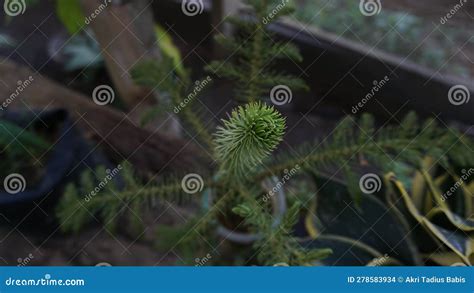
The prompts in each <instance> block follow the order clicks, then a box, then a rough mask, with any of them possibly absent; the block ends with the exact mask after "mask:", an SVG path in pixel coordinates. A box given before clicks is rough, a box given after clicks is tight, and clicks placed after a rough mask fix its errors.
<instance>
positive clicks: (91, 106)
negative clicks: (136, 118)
mask: <svg viewBox="0 0 474 293" xmlns="http://www.w3.org/2000/svg"><path fill="white" fill-rule="evenodd" d="M30 77H31V78H30ZM28 79H30V80H32V81H31V83H30V84H29V85H28V86H22V88H24V89H23V90H22V91H19V90H18V88H19V85H18V83H19V81H25V80H28ZM0 80H1V83H0V104H1V105H2V107H3V108H2V109H3V111H6V110H8V109H10V107H12V108H15V109H18V108H22V109H24V110H25V111H31V109H36V110H37V109H40V110H41V109H43V110H47V109H54V108H62V109H66V110H68V111H69V113H70V114H71V116H72V119H73V122H74V125H75V126H76V127H78V128H79V129H80V130H82V132H83V133H84V134H85V135H86V136H87V137H88V138H90V139H92V140H94V141H95V142H96V143H97V144H98V145H100V146H101V147H103V148H104V149H105V150H106V151H107V153H108V154H109V156H111V157H113V158H114V159H116V160H117V161H122V160H124V159H126V160H129V161H130V162H131V163H132V164H133V165H134V166H135V167H136V169H137V170H138V171H140V172H141V173H143V174H156V173H161V172H163V171H172V172H174V173H176V172H184V171H186V170H192V171H195V172H196V171H197V169H198V168H200V166H205V164H204V163H203V160H202V159H201V158H200V157H199V154H200V153H201V152H200V151H199V150H197V149H195V146H194V145H192V144H190V143H189V142H187V141H184V140H180V139H176V138H171V137H169V136H166V135H162V134H161V133H160V132H159V130H160V129H159V128H157V129H154V130H147V129H142V128H140V127H137V126H136V125H135V124H134V123H133V122H132V121H131V120H130V119H129V118H128V116H126V115H125V114H124V113H121V112H119V111H117V110H114V109H112V108H110V107H107V106H99V105H96V104H95V103H93V102H92V101H91V99H90V97H87V96H84V95H82V94H80V93H77V92H75V91H72V90H70V89H68V88H66V87H64V86H62V85H60V84H57V83H56V82H53V81H51V80H49V79H47V78H44V77H42V76H41V75H40V74H37V73H34V72H32V71H30V70H29V69H27V68H25V67H22V66H19V65H17V64H15V63H12V62H10V61H4V62H3V63H2V64H0ZM16 92H17V93H18V95H17V96H13V98H12V93H16Z"/></svg>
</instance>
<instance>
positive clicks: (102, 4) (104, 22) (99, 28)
mask: <svg viewBox="0 0 474 293" xmlns="http://www.w3.org/2000/svg"><path fill="white" fill-rule="evenodd" d="M151 3H152V1H150V0H136V1H129V2H126V3H124V4H122V5H117V4H113V2H112V3H109V2H108V1H103V0H81V4H82V7H83V10H84V14H85V16H86V18H87V23H88V25H90V27H91V28H92V30H93V31H94V35H95V38H96V39H97V41H98V42H99V44H100V46H101V49H102V55H103V57H104V59H105V64H106V67H107V69H108V72H109V75H110V76H111V79H112V81H113V83H114V86H115V88H116V89H117V91H118V93H119V95H120V97H121V98H122V99H123V100H124V102H125V104H126V105H127V106H128V108H129V109H130V108H134V107H135V106H137V105H139V104H143V103H144V104H145V105H146V104H152V103H153V102H154V101H153V99H152V96H153V95H152V94H150V92H149V90H147V89H144V88H142V87H140V86H137V85H136V84H135V83H134V82H133V80H132V78H131V76H130V73H129V71H130V69H131V68H132V67H133V66H134V65H135V64H136V63H137V62H139V61H140V60H143V59H147V58H159V50H158V48H157V46H156V38H155V33H154V20H153V13H152V10H151ZM98 11H99V13H97V12H98ZM145 98H147V99H146V100H145V101H144V99H145Z"/></svg>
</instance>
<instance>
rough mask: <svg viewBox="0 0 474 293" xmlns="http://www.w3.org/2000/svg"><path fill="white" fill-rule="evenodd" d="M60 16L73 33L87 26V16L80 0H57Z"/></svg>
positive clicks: (57, 10)
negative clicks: (83, 11)
mask: <svg viewBox="0 0 474 293" xmlns="http://www.w3.org/2000/svg"><path fill="white" fill-rule="evenodd" d="M56 13H57V15H58V18H59V19H60V20H61V22H62V23H63V24H64V26H65V27H66V29H67V31H68V32H69V33H70V34H71V35H73V34H75V33H77V32H79V31H80V30H82V28H83V27H84V26H85V19H86V18H85V16H84V13H82V8H81V5H80V3H79V1H78V0H56Z"/></svg>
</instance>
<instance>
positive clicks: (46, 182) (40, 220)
mask: <svg viewBox="0 0 474 293" xmlns="http://www.w3.org/2000/svg"><path fill="white" fill-rule="evenodd" d="M1 118H2V119H4V120H7V121H9V122H11V123H14V124H16V125H18V126H20V127H22V128H26V127H28V126H29V127H34V128H35V129H37V128H41V130H42V131H46V132H47V133H50V132H53V131H54V133H55V137H56V139H55V141H54V143H53V144H52V146H51V149H50V150H49V151H48V157H47V160H46V161H45V164H44V170H43V171H42V172H41V175H40V178H39V179H38V180H36V184H33V185H29V184H28V178H24V179H25V181H23V182H21V180H22V179H21V178H20V179H18V178H17V179H16V183H17V184H20V185H21V184H25V186H24V190H23V188H22V186H18V185H16V186H15V183H14V182H10V183H11V186H10V188H9V189H8V191H9V192H7V189H6V188H5V187H6V186H5V184H7V182H6V178H0V179H1V181H0V184H1V188H0V190H1V191H0V216H1V217H0V221H1V222H7V223H9V224H12V225H20V224H21V226H24V227H27V228H28V229H31V228H33V229H34V228H38V225H39V226H45V225H46V226H49V227H51V226H55V225H57V223H56V221H55V215H54V206H55V204H56V203H57V201H58V199H59V198H60V196H61V195H62V192H63V187H64V186H65V185H66V184H68V183H70V182H73V181H75V180H76V179H77V178H78V175H79V174H80V173H81V172H82V171H84V168H85V167H86V166H89V167H90V168H94V166H97V165H105V166H107V165H109V164H108V162H107V161H106V160H105V158H104V157H103V156H101V155H100V154H98V153H97V152H94V151H93V149H92V148H91V146H90V145H88V143H87V142H86V140H85V139H84V138H83V137H82V136H81V135H80V133H79V132H78V131H77V129H75V127H74V123H73V121H72V120H71V119H70V118H69V115H68V113H67V112H66V111H64V110H53V111H47V112H42V113H40V114H34V113H32V112H28V113H25V112H13V111H11V112H10V111H8V112H5V113H2V116H1ZM31 121H33V122H31ZM10 180H15V179H14V177H13V178H10ZM11 188H14V189H15V188H20V191H19V192H16V191H18V189H17V190H15V192H13V193H12V192H11Z"/></svg>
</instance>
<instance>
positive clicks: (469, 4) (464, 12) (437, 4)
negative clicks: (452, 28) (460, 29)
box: [382, 0, 474, 28]
mask: <svg viewBox="0 0 474 293" xmlns="http://www.w3.org/2000/svg"><path fill="white" fill-rule="evenodd" d="M382 6H383V7H384V8H388V9H393V10H400V11H404V12H409V13H412V14H415V15H417V16H420V17H423V18H428V19H432V20H433V21H434V22H435V23H440V22H441V18H442V17H445V16H446V14H448V13H451V12H450V11H451V10H452V9H455V7H461V8H460V9H459V10H457V12H456V13H454V14H453V16H452V17H451V18H450V19H449V23H451V24H456V25H465V26H466V27H469V28H472V24H473V22H474V2H473V1H470V0H467V1H466V2H464V0H416V1H413V0H383V1H382Z"/></svg>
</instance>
